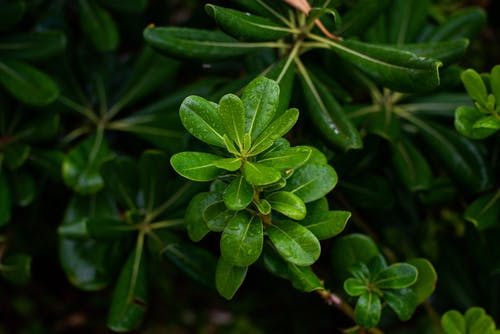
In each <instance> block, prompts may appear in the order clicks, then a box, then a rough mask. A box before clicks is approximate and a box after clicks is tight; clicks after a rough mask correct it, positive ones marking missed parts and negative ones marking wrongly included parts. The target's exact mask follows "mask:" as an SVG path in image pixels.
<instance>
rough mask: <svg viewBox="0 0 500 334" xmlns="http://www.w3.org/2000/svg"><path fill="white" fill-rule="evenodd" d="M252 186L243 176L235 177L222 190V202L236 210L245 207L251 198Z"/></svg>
mask: <svg viewBox="0 0 500 334" xmlns="http://www.w3.org/2000/svg"><path fill="white" fill-rule="evenodd" d="M253 195H254V190H253V187H252V186H251V185H250V184H249V183H248V182H247V181H246V180H245V178H244V177H242V176H239V177H236V178H235V179H234V180H233V181H231V183H230V184H229V186H228V187H227V188H226V190H225V191H224V195H223V199H224V204H225V205H226V206H227V208H228V209H230V210H234V211H238V210H243V209H244V208H246V207H247V206H248V205H249V204H250V203H251V202H252V200H253Z"/></svg>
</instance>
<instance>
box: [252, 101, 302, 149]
mask: <svg viewBox="0 0 500 334" xmlns="http://www.w3.org/2000/svg"><path fill="white" fill-rule="evenodd" d="M298 118H299V111H298V109H296V108H292V109H288V110H286V111H285V112H284V113H283V114H282V115H281V116H279V117H277V118H276V119H275V120H273V121H272V122H271V124H270V125H269V126H268V127H267V128H266V129H265V130H264V131H262V133H261V134H260V135H259V136H258V137H257V138H256V139H255V140H253V141H252V148H251V149H250V151H249V152H248V154H249V155H257V154H259V153H262V152H264V151H265V150H267V149H268V148H269V147H271V146H272V145H273V143H274V141H275V140H276V139H278V138H280V137H281V136H283V135H284V134H286V133H287V132H288V131H290V129H291V128H292V127H293V126H294V125H295V123H296V122H297V120H298Z"/></svg>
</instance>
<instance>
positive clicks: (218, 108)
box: [171, 77, 350, 299]
mask: <svg viewBox="0 0 500 334" xmlns="http://www.w3.org/2000/svg"><path fill="white" fill-rule="evenodd" d="M279 95H280V89H279V85H278V84H277V83H276V82H275V81H273V80H271V79H268V78H265V77H260V78H257V79H255V80H253V81H252V82H250V83H249V84H248V86H247V87H246V88H245V90H244V92H243V94H242V97H241V98H239V97H238V96H236V95H234V94H227V95H224V96H223V97H222V98H221V99H220V101H219V103H218V104H216V103H213V102H210V101H207V100H205V99H203V98H201V97H199V96H190V97H187V98H186V99H185V100H184V102H183V103H182V105H181V107H180V117H181V121H182V123H183V125H184V127H185V128H186V129H187V130H188V131H189V132H190V133H191V134H192V135H193V136H194V137H196V138H197V139H199V140H201V141H203V142H205V143H207V144H209V145H210V146H211V147H212V153H209V152H207V151H202V152H195V151H188V152H180V153H177V154H175V155H173V156H172V158H171V164H172V166H173V168H174V169H175V171H176V172H177V173H179V174H180V175H182V176H184V177H185V178H187V179H190V180H193V181H199V182H209V181H211V185H210V191H209V192H202V193H199V194H197V195H196V196H195V197H194V198H193V199H192V200H191V202H190V204H189V206H188V208H187V211H186V216H185V220H186V224H187V231H188V234H189V236H190V238H191V239H192V240H194V241H199V240H201V239H202V238H203V237H204V236H205V235H206V234H207V233H208V232H210V231H214V232H221V233H222V235H221V238H220V257H219V260H218V262H217V269H216V273H215V282H216V287H217V290H218V291H219V293H220V294H221V295H222V296H224V297H225V298H228V299H230V298H232V297H233V295H234V294H235V292H236V291H237V289H238V288H239V286H240V285H241V284H242V282H243V280H244V278H245V276H246V273H247V269H248V267H249V266H250V265H252V264H253V263H255V262H256V261H257V260H258V259H259V258H260V257H261V256H264V257H266V255H267V258H268V260H270V261H271V262H269V261H268V263H269V264H270V263H274V264H276V265H278V266H279V265H282V264H283V263H285V268H286V266H287V265H286V264H289V268H288V269H285V272H284V273H283V271H280V270H278V269H276V266H273V265H271V267H273V268H274V269H275V270H272V269H271V271H272V272H275V273H277V271H279V272H280V273H281V275H280V276H284V277H286V278H289V279H290V280H291V281H292V283H294V285H296V286H298V287H299V288H302V289H303V290H306V291H312V290H316V289H322V284H321V282H320V281H319V280H318V279H317V277H316V276H315V275H314V273H313V272H312V271H311V270H310V268H309V267H308V266H310V265H311V264H313V263H314V262H315V261H316V260H317V259H318V257H319V256H320V252H321V247H320V243H319V240H321V239H327V238H331V237H333V236H335V235H336V234H338V233H340V232H341V231H342V230H343V228H344V227H345V224H346V222H347V219H348V218H349V215H350V214H349V213H348V212H343V211H329V210H328V208H327V206H326V208H325V205H324V203H323V204H322V207H323V208H322V209H321V208H318V209H317V210H310V208H311V207H310V205H309V207H308V204H309V203H314V202H315V201H318V200H321V199H322V198H323V197H324V196H325V195H326V194H327V193H328V192H330V191H331V190H332V189H333V187H334V186H335V184H336V183H337V175H336V173H335V170H334V169H333V168H332V167H330V166H329V165H328V164H327V161H326V158H325V157H324V155H323V154H322V153H320V152H319V151H318V150H316V149H314V148H312V147H307V146H296V147H291V146H290V144H289V143H288V141H287V140H286V139H284V138H282V136H283V135H285V134H286V133H287V132H288V131H289V130H290V129H291V128H292V126H293V125H294V124H295V122H296V121H297V118H298V115H299V114H298V110H297V109H293V108H292V109H288V110H285V111H282V112H277V107H278V105H279V102H280V99H279ZM311 205H312V204H311ZM264 245H266V246H264ZM276 255H278V256H277V259H276ZM272 258H273V259H276V260H275V261H274V262H273V261H272V260H271V259H272ZM292 276H293V278H291V277H292ZM301 280H302V281H305V282H303V283H302V285H301V283H300V281H301Z"/></svg>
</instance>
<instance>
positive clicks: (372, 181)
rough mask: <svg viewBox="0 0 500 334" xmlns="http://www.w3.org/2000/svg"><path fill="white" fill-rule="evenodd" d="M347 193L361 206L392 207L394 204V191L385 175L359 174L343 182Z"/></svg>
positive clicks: (373, 207)
mask: <svg viewBox="0 0 500 334" xmlns="http://www.w3.org/2000/svg"><path fill="white" fill-rule="evenodd" d="M342 187H343V188H344V190H345V192H346V194H347V195H348V196H349V198H350V199H351V200H353V201H354V202H355V203H358V205H359V206H360V207H363V208H367V209H375V208H377V209H379V210H380V209H390V208H392V207H393V206H394V203H395V198H394V191H393V189H392V187H391V185H390V184H389V181H388V180H387V178H386V177H385V176H381V175H377V174H359V175H357V177H356V178H355V179H353V180H352V183H350V182H347V181H346V182H344V183H342Z"/></svg>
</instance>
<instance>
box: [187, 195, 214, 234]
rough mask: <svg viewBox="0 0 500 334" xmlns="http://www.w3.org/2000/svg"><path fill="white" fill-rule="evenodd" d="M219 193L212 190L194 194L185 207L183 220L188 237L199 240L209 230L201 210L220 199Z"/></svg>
mask: <svg viewBox="0 0 500 334" xmlns="http://www.w3.org/2000/svg"><path fill="white" fill-rule="evenodd" d="M220 199H221V198H220V195H219V194H217V193H213V192H209V193H208V192H206V193H199V194H196V195H195V196H194V197H193V199H192V200H191V202H189V205H188V207H187V209H186V214H185V215H184V221H185V222H186V227H187V232H188V235H189V238H190V239H191V240H193V241H200V240H201V239H203V237H205V235H207V233H208V232H210V230H209V229H208V227H207V224H206V223H205V220H204V219H203V212H204V211H205V209H206V208H208V207H209V206H210V205H211V204H213V203H214V202H216V201H220Z"/></svg>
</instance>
